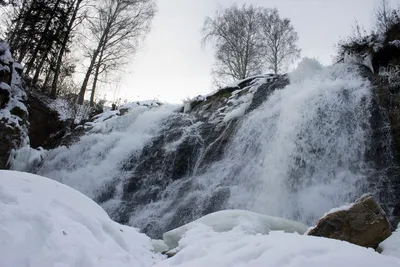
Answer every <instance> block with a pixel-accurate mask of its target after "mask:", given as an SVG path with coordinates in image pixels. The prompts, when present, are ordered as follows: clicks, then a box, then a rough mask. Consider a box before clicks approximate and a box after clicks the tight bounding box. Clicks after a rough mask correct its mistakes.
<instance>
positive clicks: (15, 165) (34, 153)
mask: <svg viewBox="0 0 400 267" xmlns="http://www.w3.org/2000/svg"><path fill="white" fill-rule="evenodd" d="M45 155H46V150H44V149H43V148H42V147H39V148H38V149H34V148H31V147H30V146H28V145H27V146H23V147H21V148H19V149H13V150H12V151H11V153H10V159H9V163H10V169H12V170H15V171H32V170H31V169H30V168H31V166H36V165H37V164H39V163H40V162H41V161H42V160H43V158H44V157H45ZM16 159H18V160H16Z"/></svg>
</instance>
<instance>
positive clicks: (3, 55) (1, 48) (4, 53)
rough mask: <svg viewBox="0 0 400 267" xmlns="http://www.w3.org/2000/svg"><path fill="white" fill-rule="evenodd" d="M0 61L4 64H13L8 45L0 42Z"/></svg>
mask: <svg viewBox="0 0 400 267" xmlns="http://www.w3.org/2000/svg"><path fill="white" fill-rule="evenodd" d="M0 61H1V62H3V63H4V64H10V63H12V62H14V60H13V58H12V55H11V52H10V48H9V46H8V44H7V43H6V42H4V41H1V40H0Z"/></svg>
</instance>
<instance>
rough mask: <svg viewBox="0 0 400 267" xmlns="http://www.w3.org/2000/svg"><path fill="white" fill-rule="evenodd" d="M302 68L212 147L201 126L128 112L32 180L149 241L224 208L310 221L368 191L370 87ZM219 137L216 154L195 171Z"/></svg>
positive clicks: (338, 70) (175, 117)
mask: <svg viewBox="0 0 400 267" xmlns="http://www.w3.org/2000/svg"><path fill="white" fill-rule="evenodd" d="M304 68H306V69H304ZM306 70H307V67H304V66H303V68H302V69H299V70H297V71H296V72H294V73H293V75H292V76H291V84H290V85H288V86H286V87H285V88H283V89H281V90H276V91H274V92H273V93H272V94H271V95H270V96H269V98H268V99H267V100H266V101H265V102H264V103H263V104H262V105H261V106H259V107H258V108H256V109H255V110H253V111H251V112H250V113H248V114H247V115H245V116H243V117H242V118H240V119H239V120H238V121H236V122H227V124H229V127H226V128H225V130H224V131H222V132H218V134H219V136H217V137H216V138H215V139H213V141H212V142H208V141H207V140H206V139H207V138H208V137H209V135H210V134H213V133H214V132H217V130H209V131H208V132H206V134H204V133H202V131H204V129H209V128H210V125H209V123H208V124H207V122H205V121H204V120H198V119H196V117H195V115H191V114H178V113H176V112H173V108H171V107H159V108H155V109H151V110H148V109H142V108H138V111H131V112H130V113H128V114H127V115H124V116H121V117H119V118H116V119H112V120H110V122H105V123H104V124H101V125H102V127H105V128H103V129H100V130H99V131H98V132H97V133H96V132H93V130H92V133H90V134H88V135H86V136H84V137H83V138H82V139H81V141H79V142H78V143H76V144H74V145H72V146H71V147H70V148H57V149H55V150H53V151H50V152H49V154H48V156H47V157H46V159H45V160H44V163H43V164H42V166H40V167H39V168H38V169H37V173H39V174H41V175H44V176H47V177H51V178H53V179H56V180H59V181H61V182H63V183H66V184H68V185H70V186H72V187H74V188H76V189H78V190H80V191H82V192H83V193H85V194H87V195H89V196H90V197H92V198H94V199H96V200H98V201H99V202H101V203H102V205H103V207H104V208H105V209H106V210H107V211H108V212H109V214H110V215H111V216H112V217H113V218H114V219H117V220H119V221H122V222H124V223H129V224H130V225H133V226H137V227H140V228H142V229H143V230H144V231H145V232H146V233H147V234H149V235H150V236H152V237H159V236H160V235H161V234H162V233H163V232H165V231H166V230H169V229H171V228H173V227H177V226H179V225H181V224H183V223H185V222H188V221H190V220H192V219H194V218H198V217H200V216H202V215H204V214H206V213H209V212H212V211H215V210H219V209H225V208H236V209H247V210H252V211H256V212H260V213H264V214H268V215H275V216H281V217H285V218H289V219H295V220H300V221H303V222H306V223H309V224H312V223H315V221H316V219H317V218H319V217H320V216H321V215H323V214H324V213H325V212H327V211H328V210H329V209H331V208H333V207H337V206H340V205H343V204H345V203H346V202H350V201H353V200H354V199H355V198H356V197H358V196H360V195H361V194H362V193H365V192H366V190H368V182H367V179H366V176H367V173H368V171H369V169H370V166H369V164H367V163H366V162H365V160H364V158H365V157H364V154H365V151H366V146H367V143H368V138H369V133H370V126H369V125H370V124H369V121H370V106H369V105H370V100H371V96H370V95H371V86H370V83H369V82H368V81H367V80H366V79H363V78H362V77H361V76H360V75H359V74H358V68H357V67H356V66H351V65H344V64H343V65H335V66H331V67H328V68H325V69H322V70H313V71H312V74H310V73H309V72H308V71H306ZM230 123H232V124H230ZM207 127H208V128H207ZM213 127H215V128H218V127H219V126H217V125H213V126H212V127H211V128H213ZM229 129H234V130H233V131H231V130H229ZM228 130H229V132H231V133H230V134H231V138H230V139H229V142H228V143H227V145H226V147H225V148H224V150H223V153H222V156H221V157H219V158H218V157H217V158H216V159H215V160H213V161H211V162H210V160H208V163H207V164H206V163H204V162H205V161H206V159H207V157H208V155H209V154H207V153H208V152H209V151H210V150H212V149H213V148H214V146H213V144H214V143H216V142H217V141H218V140H220V139H223V138H222V135H223V134H225V132H228ZM163 132H164V134H163V135H160V134H161V133H163ZM165 132H168V134H165ZM157 136H158V137H157ZM183 143H186V146H184V147H186V148H189V149H181V148H182V146H181V144H183ZM146 144H147V145H149V144H151V145H152V146H153V147H154V149H153V150H151V149H150V150H146ZM188 150H190V151H188ZM182 153H188V155H189V154H190V155H191V156H190V164H189V165H188V167H185V168H181V167H179V172H177V171H176V170H171V168H170V166H171V165H173V166H180V164H178V163H179V162H180V161H182V162H187V159H185V157H186V155H181V154H182ZM144 158H146V159H144ZM160 158H162V160H160ZM152 159H154V160H155V162H152ZM178 161H179V162H178ZM177 162H178V163H177ZM176 173H178V174H179V177H180V178H179V179H175V178H176V177H177V174H176ZM174 177H175V178H174ZM107 188H108V190H106V189H107ZM110 188H111V189H110ZM145 189H146V190H145ZM99 192H100V193H99ZM101 192H103V193H101ZM104 192H105V193H104ZM99 194H100V195H101V196H99ZM104 194H105V195H106V196H103V195H104ZM121 214H123V215H121Z"/></svg>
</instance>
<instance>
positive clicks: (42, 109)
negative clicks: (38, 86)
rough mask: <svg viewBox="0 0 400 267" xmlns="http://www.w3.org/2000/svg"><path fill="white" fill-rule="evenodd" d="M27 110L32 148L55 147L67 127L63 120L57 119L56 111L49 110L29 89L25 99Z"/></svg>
mask: <svg viewBox="0 0 400 267" xmlns="http://www.w3.org/2000/svg"><path fill="white" fill-rule="evenodd" d="M26 104H27V107H28V112H29V123H30V125H29V139H30V145H31V147H32V148H38V147H43V148H44V149H51V148H55V147H57V145H58V144H59V142H61V139H62V137H63V136H64V135H65V134H66V131H67V129H68V127H67V125H66V123H65V122H62V121H60V120H59V119H58V116H59V115H58V113H57V112H56V111H54V110H51V109H50V108H49V107H48V106H47V105H46V104H45V103H44V102H43V101H42V100H41V99H40V98H38V96H37V93H35V91H32V90H31V91H30V92H29V95H28V100H27V103H26Z"/></svg>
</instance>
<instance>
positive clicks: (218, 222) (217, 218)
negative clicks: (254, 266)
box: [163, 210, 307, 249]
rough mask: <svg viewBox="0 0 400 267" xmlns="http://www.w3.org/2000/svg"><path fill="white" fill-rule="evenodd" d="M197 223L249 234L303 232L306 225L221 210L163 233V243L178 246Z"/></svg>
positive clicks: (217, 230) (260, 215) (247, 212)
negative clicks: (237, 229) (278, 231)
mask: <svg viewBox="0 0 400 267" xmlns="http://www.w3.org/2000/svg"><path fill="white" fill-rule="evenodd" d="M198 224H204V225H206V226H209V227H211V228H212V229H213V230H214V231H215V232H226V231H230V230H232V229H235V228H239V229H241V230H242V231H244V232H245V233H249V234H257V233H260V234H267V233H269V232H270V231H276V230H282V231H286V232H297V233H300V234H303V233H304V232H306V231H307V226H306V225H304V224H302V223H298V222H294V221H290V220H286V219H283V218H278V217H272V216H267V215H263V214H258V213H254V212H250V211H245V210H223V211H218V212H214V213H211V214H208V215H206V216H204V217H201V218H200V219H198V220H196V221H194V222H191V223H189V224H186V225H183V226H181V227H179V228H177V229H174V230H171V231H169V232H166V233H165V234H164V235H163V239H164V242H165V244H167V246H168V247H169V248H170V249H173V248H175V247H177V246H178V242H179V240H180V239H181V238H182V237H183V236H184V235H185V234H186V233H187V232H188V231H190V229H192V228H196V226H197V225H198Z"/></svg>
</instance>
